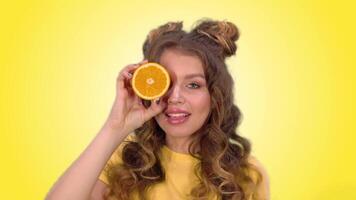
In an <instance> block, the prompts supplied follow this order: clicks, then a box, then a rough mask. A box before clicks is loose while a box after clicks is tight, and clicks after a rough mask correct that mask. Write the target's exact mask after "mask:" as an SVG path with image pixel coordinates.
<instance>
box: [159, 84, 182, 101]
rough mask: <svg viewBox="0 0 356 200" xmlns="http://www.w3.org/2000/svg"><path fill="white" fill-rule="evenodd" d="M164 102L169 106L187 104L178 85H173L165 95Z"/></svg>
mask: <svg viewBox="0 0 356 200" xmlns="http://www.w3.org/2000/svg"><path fill="white" fill-rule="evenodd" d="M164 100H165V101H166V102H167V103H168V104H183V103H184V102H185V100H184V97H183V95H182V92H181V90H180V88H179V86H178V85H174V84H172V85H171V86H170V88H169V89H168V91H167V93H166V94H165V97H164Z"/></svg>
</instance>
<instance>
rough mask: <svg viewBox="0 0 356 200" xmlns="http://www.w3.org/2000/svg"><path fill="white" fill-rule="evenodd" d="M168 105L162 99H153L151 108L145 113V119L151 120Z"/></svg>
mask: <svg viewBox="0 0 356 200" xmlns="http://www.w3.org/2000/svg"><path fill="white" fill-rule="evenodd" d="M165 107H166V103H164V102H163V101H161V100H157V99H156V100H153V101H151V106H150V107H149V108H147V110H146V112H145V114H144V118H145V120H149V119H151V118H152V117H154V116H156V115H158V114H159V113H161V112H162V111H163V110H164V108H165Z"/></svg>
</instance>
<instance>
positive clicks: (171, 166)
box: [99, 134, 217, 200]
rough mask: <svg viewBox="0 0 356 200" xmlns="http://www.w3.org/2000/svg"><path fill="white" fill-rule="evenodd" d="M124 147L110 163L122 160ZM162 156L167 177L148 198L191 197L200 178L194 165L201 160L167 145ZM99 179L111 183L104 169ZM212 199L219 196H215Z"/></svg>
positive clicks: (174, 199)
mask: <svg viewBox="0 0 356 200" xmlns="http://www.w3.org/2000/svg"><path fill="white" fill-rule="evenodd" d="M133 137H134V136H133V135H131V134H130V135H129V136H128V138H127V139H126V140H133V139H134V138H133ZM122 144H124V143H122ZM122 147H123V145H119V147H118V148H117V149H116V150H115V152H114V153H113V155H112V156H111V158H110V160H109V161H108V163H109V162H110V163H112V164H117V163H120V162H122V159H121V157H120V152H121V150H122ZM161 156H162V157H161V158H160V160H161V164H162V167H163V168H164V170H165V174H166V179H165V181H164V182H162V183H158V184H155V185H153V186H152V187H151V189H150V194H149V197H148V199H155V200H160V199H162V200H167V199H170V200H183V199H184V200H186V199H189V193H190V191H191V189H192V188H193V187H194V186H196V184H197V183H198V178H197V177H196V175H195V173H194V167H195V165H196V164H197V163H198V162H199V161H198V159H196V158H194V157H192V156H191V155H189V154H183V153H177V152H174V151H172V150H170V149H169V148H168V147H167V146H165V145H164V146H163V147H162V149H161ZM107 165H108V164H107ZM99 179H100V180H101V181H103V182H104V183H106V184H108V183H109V182H108V179H107V175H106V173H105V171H104V170H103V171H102V172H101V174H100V176H99ZM211 199H217V198H216V197H215V198H214V197H213V198H211Z"/></svg>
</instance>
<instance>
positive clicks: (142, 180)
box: [106, 19, 262, 200]
mask: <svg viewBox="0 0 356 200" xmlns="http://www.w3.org/2000/svg"><path fill="white" fill-rule="evenodd" d="M182 25H183V24H182V22H169V23H166V24H164V25H162V26H159V27H158V28H156V29H153V30H152V31H151V32H150V33H149V34H148V36H147V38H146V40H145V42H144V44H143V54H144V57H145V59H148V61H151V62H159V59H160V56H161V54H162V52H163V51H164V50H166V49H169V48H175V49H179V50H180V51H183V52H185V53H189V54H191V55H194V56H198V57H199V58H200V60H201V61H202V63H203V66H204V72H205V75H206V79H207V83H208V89H209V92H210V96H211V97H210V98H211V112H210V114H209V116H208V117H207V119H206V121H205V122H204V124H203V126H202V127H201V128H200V129H199V130H198V131H197V132H195V133H194V134H193V137H194V139H193V142H192V143H191V144H190V146H189V153H190V154H191V155H192V156H194V157H196V158H198V159H199V161H200V162H199V165H197V166H196V168H195V171H196V175H197V177H198V178H199V180H200V184H198V185H196V186H195V187H194V188H192V190H191V193H190V194H191V196H192V199H208V194H209V193H210V192H214V193H216V194H218V195H219V196H220V197H221V199H233V200H246V199H253V200H257V199H260V197H258V194H257V192H256V191H257V190H256V189H257V186H258V185H259V184H260V182H261V179H262V175H261V173H260V172H259V171H258V169H257V168H256V167H255V166H254V165H251V164H250V163H249V162H248V157H249V155H250V152H251V144H250V142H249V141H248V139H246V138H244V137H242V136H240V135H239V134H238V133H237V132H236V128H237V126H238V125H239V124H240V121H241V117H242V115H241V112H240V109H239V108H238V107H237V106H236V105H234V95H233V86H234V81H233V79H232V77H231V75H230V73H229V71H228V69H227V66H226V64H225V59H226V58H227V57H229V56H232V55H234V54H235V53H236V50H237V46H236V44H235V42H236V41H237V40H238V38H239V37H240V33H239V30H238V28H237V27H236V26H235V25H234V24H233V23H231V22H228V21H214V20H210V19H203V20H200V21H198V23H197V24H196V25H195V26H194V27H193V29H192V30H191V31H190V32H186V31H183V30H182ZM145 103H149V102H145ZM146 106H149V105H146ZM135 135H136V140H135V141H131V142H128V143H127V144H126V145H125V146H124V148H123V150H122V161H123V163H122V164H119V165H116V166H113V167H112V168H111V170H110V171H109V172H110V174H109V182H110V185H109V187H110V191H109V192H108V194H107V195H106V198H108V199H120V200H126V199H130V196H131V194H132V193H133V192H134V191H137V192H138V194H139V196H140V199H145V198H146V193H147V190H148V189H149V187H150V186H152V185H153V184H156V183H159V182H162V181H164V180H165V171H164V168H162V166H161V163H160V158H159V156H158V155H159V152H160V150H161V147H162V146H163V145H164V144H165V133H164V131H163V130H162V129H161V128H160V127H159V125H158V123H157V122H156V121H155V119H154V118H152V119H151V120H149V121H147V122H146V123H145V124H144V125H143V126H142V127H140V128H139V129H137V130H135ZM204 147H209V148H204ZM196 152H197V153H198V156H197V154H196Z"/></svg>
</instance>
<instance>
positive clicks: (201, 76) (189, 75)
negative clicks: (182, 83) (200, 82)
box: [184, 74, 205, 79]
mask: <svg viewBox="0 0 356 200" xmlns="http://www.w3.org/2000/svg"><path fill="white" fill-rule="evenodd" d="M194 77H200V78H203V79H205V76H204V75H203V74H188V75H186V76H185V77H184V78H185V79H190V78H194Z"/></svg>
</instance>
